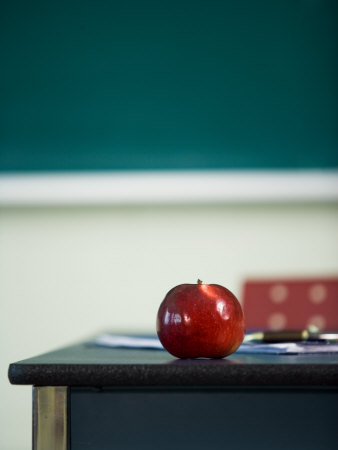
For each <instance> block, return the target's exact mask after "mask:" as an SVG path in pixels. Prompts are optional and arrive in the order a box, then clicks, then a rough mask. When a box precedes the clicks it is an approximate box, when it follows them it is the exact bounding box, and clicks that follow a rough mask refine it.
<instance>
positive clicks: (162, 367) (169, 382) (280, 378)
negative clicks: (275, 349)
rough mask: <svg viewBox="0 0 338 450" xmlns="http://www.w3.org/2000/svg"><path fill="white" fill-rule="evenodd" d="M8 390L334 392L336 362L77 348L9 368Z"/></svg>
mask: <svg viewBox="0 0 338 450" xmlns="http://www.w3.org/2000/svg"><path fill="white" fill-rule="evenodd" d="M8 374H9V380H10V382H11V383H12V384H28V385H38V386H112V387H113V386H116V387H117V386H120V387H123V386H124V387H128V386H129V387H131V386H140V387H141V386H162V387H163V386H169V387H170V386H191V387H194V386H209V387H219V386H229V387H230V386H238V387H244V386H262V387H264V386H266V387H269V386H271V387H273V386H275V387H277V386H290V387H292V386H304V387H306V386H309V387H310V386H331V387H332V386H336V387H338V356H337V355H333V354H325V355H316V356H315V355H240V354H233V355H231V356H229V357H227V358H226V359H220V360H208V359H195V360H191V359H190V360H189V359H187V360H180V359H176V358H174V357H172V356H171V355H169V353H167V352H165V351H161V350H136V349H135V350H134V349H113V348H105V347H98V346H96V345H93V344H90V343H81V344H77V345H73V346H69V347H65V348H62V349H59V350H56V351H53V352H50V353H46V354H43V355H40V356H36V357H33V358H29V359H25V360H23V361H18V362H16V363H13V364H11V365H10V366H9V372H8Z"/></svg>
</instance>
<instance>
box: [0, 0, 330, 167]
mask: <svg viewBox="0 0 338 450" xmlns="http://www.w3.org/2000/svg"><path fill="white" fill-rule="evenodd" d="M0 8H1V9H0V37H1V54H0V58H1V59H0V64H1V67H0V89H1V102H0V170H1V171H2V172H4V171H31V170H34V171H35V170H37V171H40V170H111V169H112V170H120V169H132V170H134V169H135V170H136V169H204V168H205V169H212V168H218V169H220V168H225V169H241V168H243V169H247V168H251V169H256V168H257V169H259V168H263V169H264V168H296V169H297V168H333V167H337V166H338V152H337V144H338V131H337V122H338V120H337V119H338V90H337V80H338V64H337V50H338V45H337V44H338V26H337V18H338V2H337V1H335V0H332V1H331V0H293V1H292V0H274V1H271V0H237V1H235V0H233V1H226V0H208V1H201V0H191V1H188V0H118V1H117V0H111V1H109V0H106V1H103V0H92V1H87V0H81V1H74V0H68V1H62V0H58V1H54V0H49V1H42V0H40V1H34V0H33V1H26V0H18V1H9V0H8V1H1V3H0Z"/></svg>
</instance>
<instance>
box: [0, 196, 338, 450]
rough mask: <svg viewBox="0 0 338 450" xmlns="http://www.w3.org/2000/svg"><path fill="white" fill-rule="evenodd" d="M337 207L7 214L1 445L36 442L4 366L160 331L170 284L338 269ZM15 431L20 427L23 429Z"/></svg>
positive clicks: (2, 238) (2, 237)
mask: <svg viewBox="0 0 338 450" xmlns="http://www.w3.org/2000/svg"><path fill="white" fill-rule="evenodd" d="M337 230H338V209H337V205H336V204H332V203H331V204H322V205H320V204H312V205H309V204H308V205H305V204H298V205H297V204H294V205H287V204H285V205H278V206H273V205H258V204H257V205H241V206H236V205H233V206H230V205H219V206H210V207H209V206H176V207H175V206H166V207H160V206H157V207H151V206H147V207H142V206H137V207H132V206H130V207H106V208H103V207H91V208H85V207H82V208H35V209H34V208H2V209H1V210H0V338H1V339H0V355H1V356H0V364H1V381H0V396H1V397H0V398H1V402H0V408H1V410H0V449H9V450H10V449H16V450H23V449H29V448H30V446H31V416H30V414H31V403H30V402H31V390H30V387H18V386H11V385H9V383H8V380H7V375H6V373H7V368H8V364H9V363H10V362H13V361H17V360H20V359H24V358H27V357H30V356H33V355H35V354H38V353H41V352H44V351H48V350H50V349H53V348H54V347H57V346H60V345H64V344H68V343H70V342H72V341H74V340H79V339H81V338H83V337H87V336H89V335H92V334H93V333H96V332H97V331H100V330H105V329H111V330H118V331H123V330H125V331H137V330H140V331H149V332H153V331H154V324H155V316H156V312H157V308H158V306H159V303H160V302H161V300H162V298H163V297H164V295H165V293H166V292H167V291H168V290H169V288H171V287H172V286H174V285H176V284H179V283H183V282H195V281H196V279H197V278H198V277H199V278H201V279H202V280H203V281H205V282H210V283H219V284H224V285H225V286H227V287H228V288H230V289H231V290H233V291H234V293H236V294H237V295H239V296H240V293H241V283H242V281H243V280H244V279H245V278H246V277H248V276H250V277H252V276H284V275H291V276H295V275H312V274H315V275H320V274H323V275H326V274H337V273H338V256H337V255H338V237H337ZM18 430H19V432H18Z"/></svg>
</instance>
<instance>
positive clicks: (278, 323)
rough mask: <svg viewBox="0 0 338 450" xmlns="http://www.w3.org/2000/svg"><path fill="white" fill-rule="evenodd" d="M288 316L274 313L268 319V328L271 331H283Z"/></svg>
mask: <svg viewBox="0 0 338 450" xmlns="http://www.w3.org/2000/svg"><path fill="white" fill-rule="evenodd" d="M286 322H287V320H286V316H285V314H282V313H274V314H271V316H270V317H269V318H268V327H269V328H270V329H271V330H275V331H278V330H282V329H283V328H285V325H286Z"/></svg>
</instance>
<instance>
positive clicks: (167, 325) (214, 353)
mask: <svg viewBox="0 0 338 450" xmlns="http://www.w3.org/2000/svg"><path fill="white" fill-rule="evenodd" d="M244 333H245V328H244V318H243V312H242V308H241V305H240V304H239V301H238V300H237V298H236V297H235V296H234V294H232V292H230V291H229V290H228V289H226V288H225V287H223V286H220V285H218V284H203V283H202V282H201V281H200V280H198V282H197V284H180V285H179V286H176V287H174V288H173V289H171V290H170V291H169V292H168V293H167V295H166V296H165V298H164V300H163V302H162V303H161V305H160V308H159V310H158V313H157V334H158V337H159V339H160V341H161V343H162V345H163V347H164V348H165V349H166V350H167V351H168V352H169V353H171V354H172V355H174V356H176V357H178V358H224V357H225V356H228V355H230V354H231V353H234V352H235V351H236V350H237V349H238V347H239V346H240V345H241V343H242V341H243V338H244Z"/></svg>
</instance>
